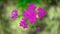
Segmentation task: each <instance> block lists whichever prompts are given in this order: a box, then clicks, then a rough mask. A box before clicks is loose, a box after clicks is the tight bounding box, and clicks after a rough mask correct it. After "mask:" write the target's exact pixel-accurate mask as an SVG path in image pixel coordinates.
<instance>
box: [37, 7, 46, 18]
mask: <svg viewBox="0 0 60 34" xmlns="http://www.w3.org/2000/svg"><path fill="white" fill-rule="evenodd" d="M45 15H46V12H45V11H44V9H43V8H40V7H39V8H38V16H39V17H40V19H42V18H43V17H44V16H45Z"/></svg>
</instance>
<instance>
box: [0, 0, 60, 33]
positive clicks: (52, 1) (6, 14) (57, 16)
mask: <svg viewBox="0 0 60 34" xmlns="http://www.w3.org/2000/svg"><path fill="white" fill-rule="evenodd" d="M32 3H33V4H35V5H36V6H37V7H43V8H44V10H45V11H46V13H47V15H46V16H45V17H44V18H43V19H41V20H37V21H38V22H41V23H40V24H36V27H40V30H41V31H40V32H36V31H35V27H29V28H27V29H24V28H22V27H20V26H19V23H20V21H21V20H22V18H23V16H22V13H23V11H24V10H25V9H26V8H27V5H28V4H32ZM14 9H17V10H18V15H19V16H18V18H16V19H14V20H12V19H11V12H12V10H14ZM0 34H60V0H0Z"/></svg>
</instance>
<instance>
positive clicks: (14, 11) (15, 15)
mask: <svg viewBox="0 0 60 34" xmlns="http://www.w3.org/2000/svg"><path fill="white" fill-rule="evenodd" d="M17 17H18V11H17V10H16V9H14V10H13V11H12V16H11V18H12V19H15V18H17Z"/></svg>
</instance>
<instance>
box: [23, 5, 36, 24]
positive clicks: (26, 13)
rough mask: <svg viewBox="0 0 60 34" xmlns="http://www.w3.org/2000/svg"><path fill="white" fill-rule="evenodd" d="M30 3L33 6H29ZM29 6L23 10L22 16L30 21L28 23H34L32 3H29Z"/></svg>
mask: <svg viewBox="0 0 60 34" xmlns="http://www.w3.org/2000/svg"><path fill="white" fill-rule="evenodd" d="M31 5H32V6H33V7H31ZM29 8H31V9H29ZM29 8H28V9H27V10H25V11H24V12H23V16H24V17H25V18H26V19H28V20H29V21H30V24H34V23H35V22H36V11H35V10H33V9H35V7H34V5H33V4H30V5H29Z"/></svg>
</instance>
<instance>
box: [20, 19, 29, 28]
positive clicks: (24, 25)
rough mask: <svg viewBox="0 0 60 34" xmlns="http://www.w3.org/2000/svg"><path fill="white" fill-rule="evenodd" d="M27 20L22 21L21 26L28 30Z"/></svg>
mask: <svg viewBox="0 0 60 34" xmlns="http://www.w3.org/2000/svg"><path fill="white" fill-rule="evenodd" d="M25 20H26V19H25V18H23V19H22V21H21V22H20V26H22V27H23V28H28V25H27V23H26V21H25Z"/></svg>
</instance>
